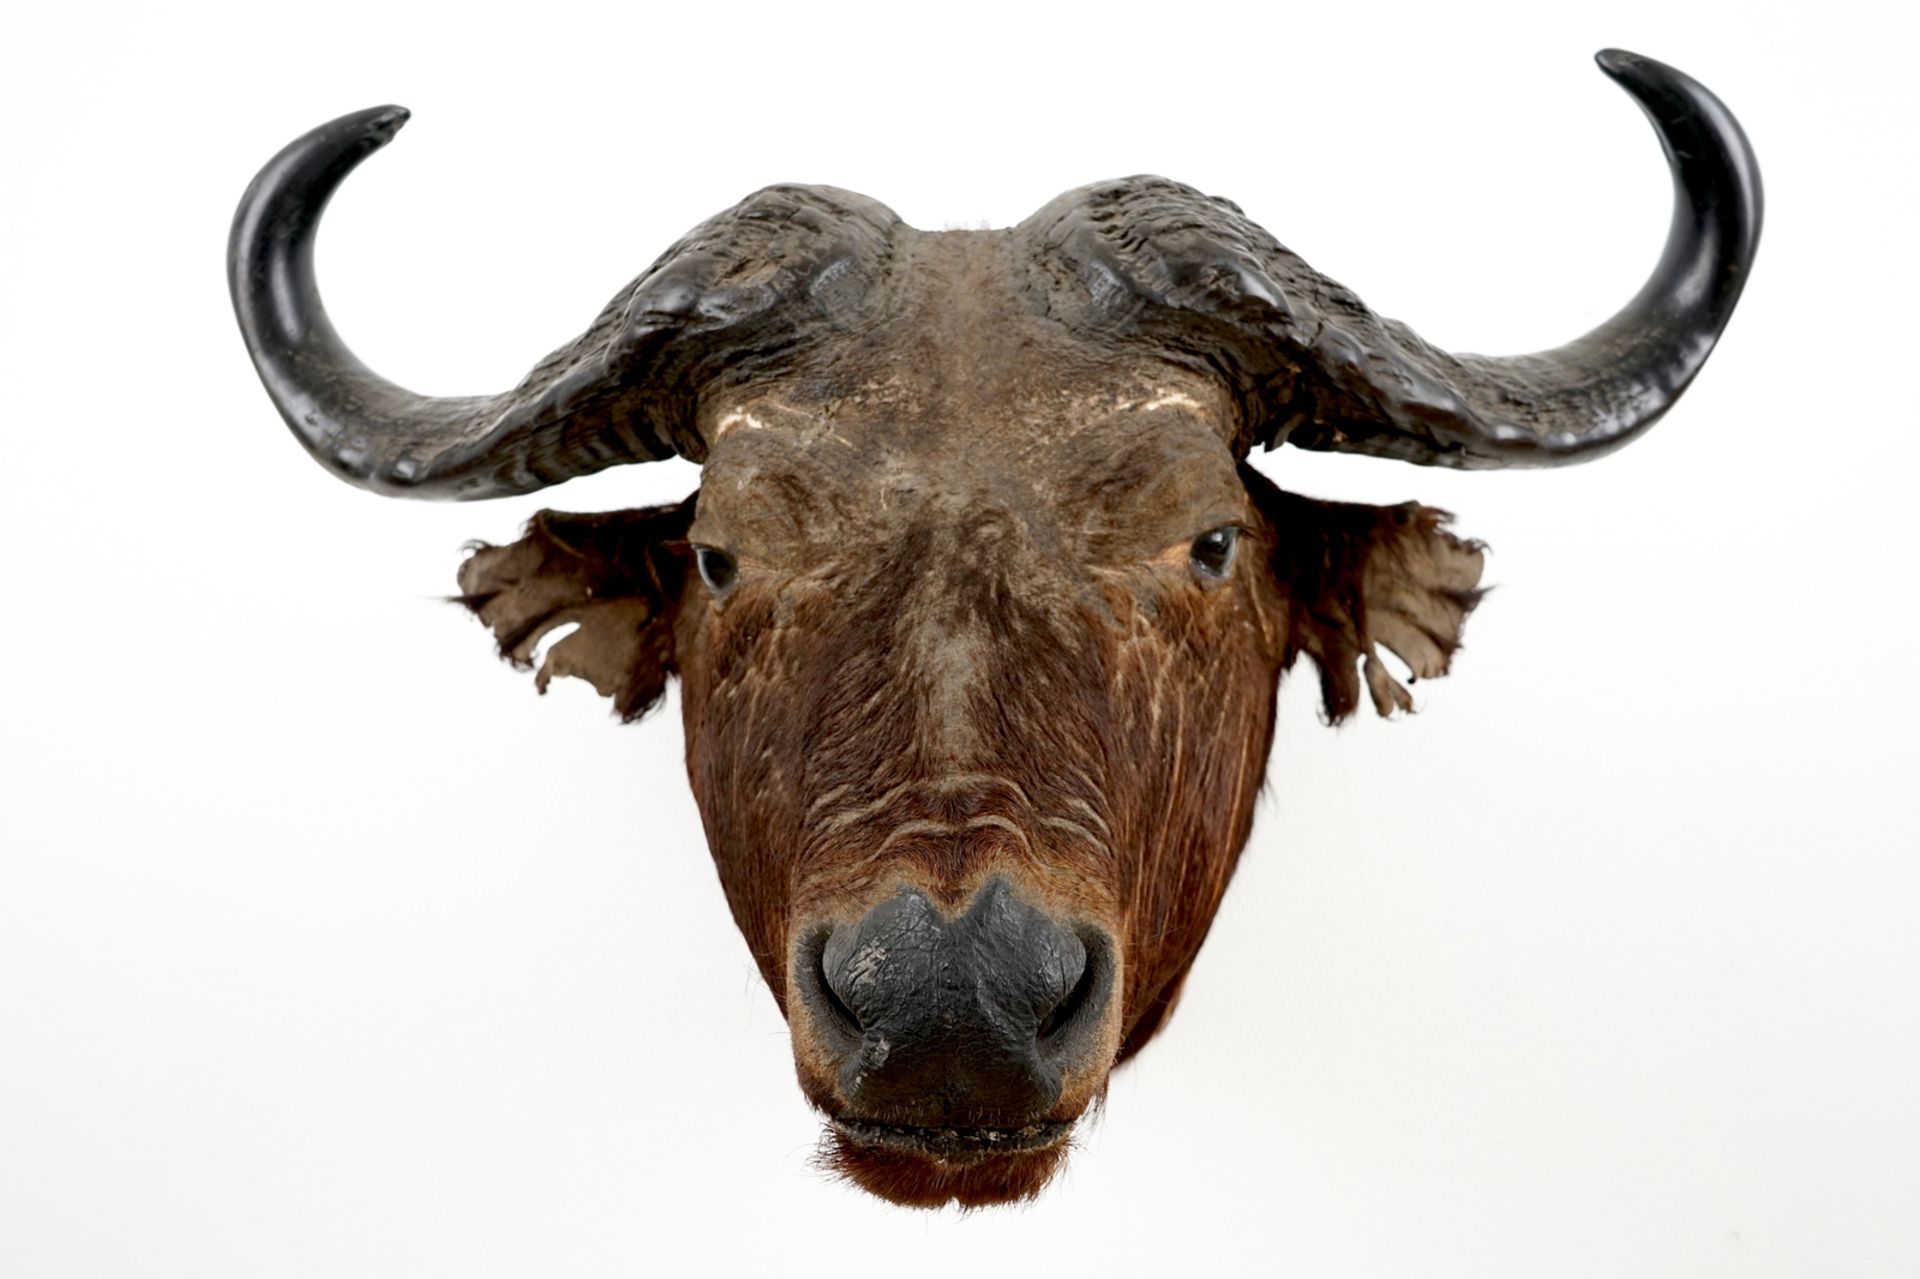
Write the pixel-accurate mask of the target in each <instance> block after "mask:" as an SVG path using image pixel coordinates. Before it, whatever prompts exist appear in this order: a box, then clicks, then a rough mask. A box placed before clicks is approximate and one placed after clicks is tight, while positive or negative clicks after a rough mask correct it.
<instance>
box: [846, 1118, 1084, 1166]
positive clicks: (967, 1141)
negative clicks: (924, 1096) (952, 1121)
mask: <svg viewBox="0 0 1920 1279" xmlns="http://www.w3.org/2000/svg"><path fill="white" fill-rule="evenodd" d="M833 1128H834V1131H835V1132H836V1133H838V1134H839V1135H840V1136H841V1137H842V1138H844V1139H845V1140H847V1141H850V1142H852V1143H853V1144H854V1145H856V1146H866V1147H870V1148H878V1149H881V1150H891V1151H897V1152H899V1153H901V1154H909V1155H919V1156H920V1157H921V1158H923V1159H936V1160H938V1161H940V1162H941V1163H943V1164H949V1165H951V1166H954V1167H966V1166H968V1165H971V1164H977V1163H980V1162H982V1161H984V1160H988V1159H992V1158H993V1157H995V1156H996V1155H1008V1154H1015V1153H1018V1152H1022V1151H1035V1150H1048V1149H1051V1148H1052V1147H1055V1146H1058V1145H1060V1144H1061V1143H1063V1142H1065V1141H1066V1139H1067V1136H1068V1134H1070V1133H1071V1132H1072V1131H1073V1121H1072V1120H1070V1119H1069V1120H1065V1121H1061V1122H1052V1121H1041V1122H1038V1123H1031V1124H1026V1125H1023V1126H1022V1127H1019V1128H916V1127H912V1126H910V1125H907V1124H883V1123H876V1122H874V1121H873V1120H870V1119H835V1120H834V1121H833Z"/></svg>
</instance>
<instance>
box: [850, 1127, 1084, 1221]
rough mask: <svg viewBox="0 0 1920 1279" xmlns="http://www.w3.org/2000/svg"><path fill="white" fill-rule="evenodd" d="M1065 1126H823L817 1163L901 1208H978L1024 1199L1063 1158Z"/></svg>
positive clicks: (1037, 1189) (1043, 1183)
mask: <svg viewBox="0 0 1920 1279" xmlns="http://www.w3.org/2000/svg"><path fill="white" fill-rule="evenodd" d="M1072 1132H1073V1121H1072V1120H1066V1121H1064V1122H1056V1121H1052V1120H1046V1121H1039V1122H1035V1123H1030V1124H1024V1125H1022V1126H1020V1127H1017V1128H920V1127H912V1126H909V1125H904V1124H883V1123H876V1122H874V1121H872V1120H867V1119H835V1120H832V1121H831V1122H830V1123H829V1125H828V1127H827V1134H826V1141H825V1142H824V1143H823V1145H822V1147H821V1152H820V1162H821V1165H822V1166H823V1167H824V1168H825V1169H826V1170H827V1171H829V1172H831V1173H834V1174H835V1175H837V1176H839V1177H841V1178H843V1179H844V1180H846V1181H849V1182H852V1183H853V1184H854V1185H856V1186H859V1187H860V1188H861V1189H862V1190H865V1191H867V1192H868V1193H869V1194H874V1195H878V1196H879V1197H880V1198H882V1199H885V1200H887V1201H889V1202H891V1203H896V1204H899V1205H901V1206H902V1207H907V1208H941V1207H944V1206H946V1205H947V1204H950V1203H954V1204H959V1205H960V1206H961V1207H962V1208H984V1207H987V1206H989V1205H992V1204H1003V1203H1014V1202H1017V1201H1019V1200H1022V1199H1032V1198H1034V1197H1035V1196H1036V1195H1038V1194H1039V1193H1040V1192H1041V1190H1043V1189H1044V1188H1045V1187H1046V1185H1047V1183H1048V1182H1049V1181H1051V1180H1052V1179H1053V1175H1054V1173H1055V1172H1057V1171H1059V1169H1060V1166H1061V1164H1062V1163H1064V1162H1065V1160H1066V1155H1067V1150H1068V1147H1069V1142H1068V1138H1069V1136H1070V1135H1071V1134H1072Z"/></svg>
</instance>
